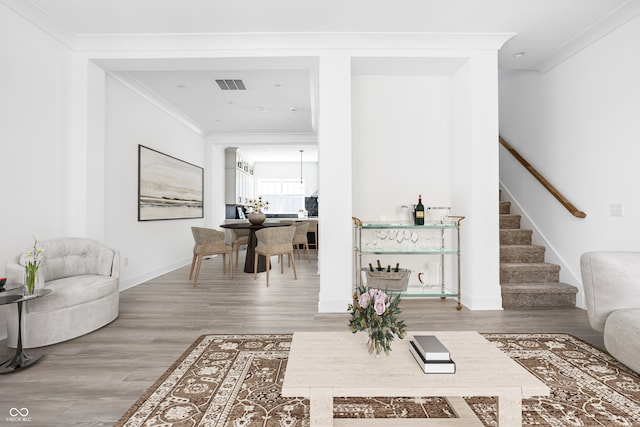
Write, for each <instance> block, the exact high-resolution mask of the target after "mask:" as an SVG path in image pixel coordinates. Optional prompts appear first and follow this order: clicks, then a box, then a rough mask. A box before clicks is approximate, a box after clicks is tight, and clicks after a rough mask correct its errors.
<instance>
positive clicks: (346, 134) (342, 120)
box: [318, 52, 353, 313]
mask: <svg viewBox="0 0 640 427" xmlns="http://www.w3.org/2000/svg"><path fill="white" fill-rule="evenodd" d="M318 103H319V104H318V107H319V108H318V111H319V118H318V204H319V206H318V210H319V213H318V216H319V218H318V219H319V225H318V232H319V239H318V240H319V257H320V260H319V270H320V295H319V301H318V311H319V312H321V313H332V312H333V313H342V312H346V310H347V305H348V304H349V302H350V301H351V291H352V283H351V282H352V279H351V277H352V274H353V273H352V264H353V262H352V258H353V253H352V246H353V244H352V237H351V233H352V228H351V200H352V188H351V187H352V186H351V169H352V168H351V57H350V56H349V55H347V54H345V53H342V52H336V53H333V52H332V53H327V54H325V55H322V56H321V57H320V64H319V72H318Z"/></svg>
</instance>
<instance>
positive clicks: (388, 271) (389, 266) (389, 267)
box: [387, 265, 391, 273]
mask: <svg viewBox="0 0 640 427" xmlns="http://www.w3.org/2000/svg"><path fill="white" fill-rule="evenodd" d="M387 273H391V265H387Z"/></svg>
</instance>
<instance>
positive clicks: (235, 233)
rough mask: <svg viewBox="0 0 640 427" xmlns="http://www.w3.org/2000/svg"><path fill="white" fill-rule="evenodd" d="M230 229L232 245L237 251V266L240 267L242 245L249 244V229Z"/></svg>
mask: <svg viewBox="0 0 640 427" xmlns="http://www.w3.org/2000/svg"><path fill="white" fill-rule="evenodd" d="M229 231H230V235H231V247H232V248H233V249H234V250H235V252H236V268H238V255H239V253H240V246H247V245H248V244H249V230H248V229H240V228H239V229H233V228H230V229H229Z"/></svg>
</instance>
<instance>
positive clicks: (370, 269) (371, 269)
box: [369, 263, 373, 271]
mask: <svg viewBox="0 0 640 427" xmlns="http://www.w3.org/2000/svg"><path fill="white" fill-rule="evenodd" d="M369 271H373V265H371V263H369Z"/></svg>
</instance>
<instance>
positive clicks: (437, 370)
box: [409, 341, 456, 374]
mask: <svg viewBox="0 0 640 427" xmlns="http://www.w3.org/2000/svg"><path fill="white" fill-rule="evenodd" d="M409 350H410V351H411V354H412V355H413V358H414V359H416V362H418V366H420V368H421V369H422V372H424V373H425V374H455V373H456V364H455V362H454V361H453V360H451V359H449V360H446V361H444V360H425V359H424V358H423V357H422V355H421V354H420V351H419V350H418V347H417V346H416V343H414V342H413V341H410V346H409Z"/></svg>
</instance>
